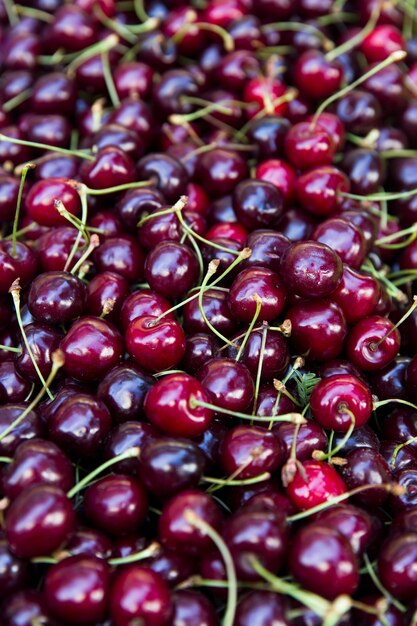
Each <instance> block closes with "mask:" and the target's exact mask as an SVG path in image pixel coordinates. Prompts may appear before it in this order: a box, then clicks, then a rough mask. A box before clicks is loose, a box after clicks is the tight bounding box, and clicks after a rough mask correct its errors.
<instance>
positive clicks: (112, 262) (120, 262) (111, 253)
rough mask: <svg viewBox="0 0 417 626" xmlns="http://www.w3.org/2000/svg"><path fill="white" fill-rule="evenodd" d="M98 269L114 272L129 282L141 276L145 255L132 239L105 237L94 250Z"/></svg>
mask: <svg viewBox="0 0 417 626" xmlns="http://www.w3.org/2000/svg"><path fill="white" fill-rule="evenodd" d="M94 260H95V264H96V267H97V269H98V271H100V272H105V271H110V272H116V274H120V275H121V276H123V278H125V279H126V280H127V281H129V282H130V283H134V282H139V281H140V280H142V278H143V267H144V263H145V256H144V254H143V252H142V250H141V249H140V248H139V246H138V244H137V243H136V241H135V240H134V239H131V238H130V237H111V238H110V239H106V241H104V242H103V243H102V244H101V245H100V246H99V247H98V248H97V249H96V250H95V252H94Z"/></svg>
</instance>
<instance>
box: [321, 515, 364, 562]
mask: <svg viewBox="0 0 417 626" xmlns="http://www.w3.org/2000/svg"><path fill="white" fill-rule="evenodd" d="M318 522H319V523H320V525H323V526H329V527H331V528H335V529H336V530H338V531H339V532H340V533H341V534H342V535H343V536H344V537H345V538H346V539H347V540H348V541H349V543H350V545H351V548H352V550H353V552H354V553H355V554H357V555H361V554H363V553H364V551H365V550H366V548H367V547H368V545H369V544H370V543H371V541H372V539H373V533H374V525H373V520H372V517H371V516H370V515H369V513H367V512H366V511H364V510H363V509H360V508H359V507H356V506H353V505H351V504H339V505H336V506H332V507H331V508H330V509H327V510H325V511H322V512H321V513H319V515H318Z"/></svg>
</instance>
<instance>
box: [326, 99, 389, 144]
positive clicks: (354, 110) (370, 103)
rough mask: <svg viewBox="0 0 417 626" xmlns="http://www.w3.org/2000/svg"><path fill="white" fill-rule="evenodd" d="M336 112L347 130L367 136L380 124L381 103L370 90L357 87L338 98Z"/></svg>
mask: <svg viewBox="0 0 417 626" xmlns="http://www.w3.org/2000/svg"><path fill="white" fill-rule="evenodd" d="M335 113H336V115H337V116H338V117H339V119H340V120H341V122H342V123H343V124H344V126H345V128H346V130H347V131H349V132H351V133H355V134H358V135H361V136H365V135H366V134H367V133H369V132H370V131H371V130H372V128H375V127H377V126H378V125H379V122H380V120H381V117H382V111H381V105H380V104H379V101H378V100H377V98H375V96H374V95H372V94H371V93H370V92H368V91H365V90H360V89H355V90H354V91H351V92H350V93H348V94H347V95H345V96H343V97H342V98H340V100H338V102H337V103H336V105H335Z"/></svg>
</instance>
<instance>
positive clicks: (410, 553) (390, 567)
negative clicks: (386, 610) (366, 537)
mask: <svg viewBox="0 0 417 626" xmlns="http://www.w3.org/2000/svg"><path fill="white" fill-rule="evenodd" d="M416 558H417V533H414V532H405V533H402V534H401V535H398V534H395V535H393V536H392V537H390V538H389V539H388V540H387V541H386V542H385V544H384V545H383V546H382V549H381V552H380V554H379V556H378V574H379V577H380V580H381V583H382V584H383V585H384V587H385V589H387V590H388V591H389V593H392V594H394V595H395V597H396V598H400V599H401V600H406V601H407V600H411V599H413V598H414V597H415V593H416V588H417V578H416V572H415V562H416Z"/></svg>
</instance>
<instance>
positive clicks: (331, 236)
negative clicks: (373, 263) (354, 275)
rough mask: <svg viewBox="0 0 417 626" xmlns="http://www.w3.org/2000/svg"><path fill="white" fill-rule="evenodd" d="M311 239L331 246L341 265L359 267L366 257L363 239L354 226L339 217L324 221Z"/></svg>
mask: <svg viewBox="0 0 417 626" xmlns="http://www.w3.org/2000/svg"><path fill="white" fill-rule="evenodd" d="M312 239H314V240H315V241H319V242H321V243H324V244H327V245H328V246H331V247H332V249H333V250H335V252H337V254H338V255H339V256H340V258H341V259H342V261H343V263H346V264H347V265H350V266H351V267H353V268H358V267H360V266H361V264H362V262H363V261H364V259H365V255H366V242H365V237H364V235H363V234H362V233H361V231H360V230H359V228H357V227H356V226H355V225H354V224H352V223H350V222H348V221H347V220H345V219H343V218H339V217H334V218H331V219H328V220H325V221H324V222H322V223H321V224H319V226H317V228H316V229H315V231H314V233H313V236H312Z"/></svg>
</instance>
